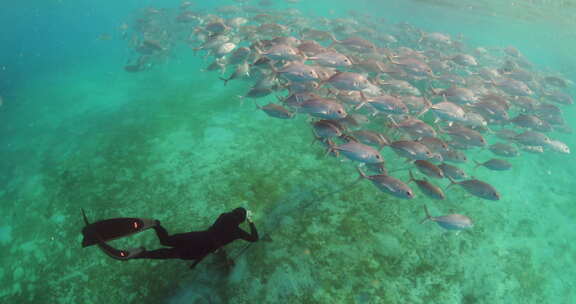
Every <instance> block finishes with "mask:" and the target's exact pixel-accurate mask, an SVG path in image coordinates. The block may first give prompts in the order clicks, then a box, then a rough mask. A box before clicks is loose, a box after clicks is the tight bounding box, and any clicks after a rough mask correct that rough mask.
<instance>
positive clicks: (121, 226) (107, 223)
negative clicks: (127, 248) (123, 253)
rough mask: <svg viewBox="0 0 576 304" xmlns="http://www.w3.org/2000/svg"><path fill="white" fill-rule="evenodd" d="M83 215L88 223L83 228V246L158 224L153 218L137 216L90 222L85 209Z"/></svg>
mask: <svg viewBox="0 0 576 304" xmlns="http://www.w3.org/2000/svg"><path fill="white" fill-rule="evenodd" d="M82 216H83V218H84V223H86V226H85V227H84V228H83V229H82V234H83V235H84V239H83V240H82V247H88V246H92V245H96V244H99V243H104V242H108V241H111V240H115V239H118V238H121V237H126V236H129V235H132V234H135V233H138V232H142V231H144V230H146V229H149V228H152V227H154V226H155V225H156V221H155V220H153V219H144V218H135V217H120V218H113V219H106V220H102V221H98V222H94V223H92V224H90V223H89V222H88V218H87V217H86V213H84V210H83V209H82Z"/></svg>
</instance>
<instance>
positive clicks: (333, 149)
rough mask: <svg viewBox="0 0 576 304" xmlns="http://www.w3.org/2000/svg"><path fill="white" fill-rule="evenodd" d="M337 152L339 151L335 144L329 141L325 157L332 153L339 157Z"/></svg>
mask: <svg viewBox="0 0 576 304" xmlns="http://www.w3.org/2000/svg"><path fill="white" fill-rule="evenodd" d="M337 152H338V151H337V150H336V147H335V146H334V144H333V143H332V142H330V141H328V148H327V149H326V154H325V155H324V157H326V156H328V155H329V154H330V153H334V154H335V155H337Z"/></svg>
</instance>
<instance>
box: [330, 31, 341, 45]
mask: <svg viewBox="0 0 576 304" xmlns="http://www.w3.org/2000/svg"><path fill="white" fill-rule="evenodd" d="M330 40H332V43H331V44H330V45H329V46H328V48H331V47H333V46H335V45H336V44H338V43H340V41H338V39H336V36H334V34H333V33H330Z"/></svg>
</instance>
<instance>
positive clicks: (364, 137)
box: [350, 130, 390, 149]
mask: <svg viewBox="0 0 576 304" xmlns="http://www.w3.org/2000/svg"><path fill="white" fill-rule="evenodd" d="M350 135H352V137H354V138H356V139H358V140H359V141H360V142H362V143H364V144H367V145H373V146H376V147H378V149H382V148H384V147H385V146H388V145H390V140H389V139H388V138H386V136H384V134H381V133H378V132H374V131H370V130H357V131H353V132H351V133H350Z"/></svg>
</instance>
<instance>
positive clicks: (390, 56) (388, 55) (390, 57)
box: [386, 53, 400, 64]
mask: <svg viewBox="0 0 576 304" xmlns="http://www.w3.org/2000/svg"><path fill="white" fill-rule="evenodd" d="M386 58H388V61H390V63H393V64H400V63H399V62H398V61H396V60H394V55H390V54H388V53H386Z"/></svg>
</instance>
